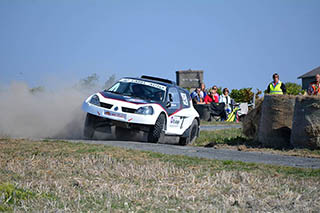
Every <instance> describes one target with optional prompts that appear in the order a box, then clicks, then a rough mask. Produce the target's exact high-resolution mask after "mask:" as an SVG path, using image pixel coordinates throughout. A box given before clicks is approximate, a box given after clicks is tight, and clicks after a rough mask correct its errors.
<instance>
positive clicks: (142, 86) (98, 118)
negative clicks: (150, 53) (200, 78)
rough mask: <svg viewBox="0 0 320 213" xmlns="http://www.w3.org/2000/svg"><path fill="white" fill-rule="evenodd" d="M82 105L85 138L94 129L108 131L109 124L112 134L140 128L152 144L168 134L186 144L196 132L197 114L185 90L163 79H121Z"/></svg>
mask: <svg viewBox="0 0 320 213" xmlns="http://www.w3.org/2000/svg"><path fill="white" fill-rule="evenodd" d="M82 108H83V110H84V111H85V112H87V117H86V121H85V125H84V136H85V137H87V138H92V137H93V135H94V132H95V131H104V132H107V133H111V126H115V127H116V128H115V134H116V137H121V136H123V135H128V134H130V131H144V132H146V133H147V134H148V141H150V142H154V143H156V142H160V141H162V140H163V138H164V135H168V136H169V135H170V136H178V137H180V140H179V142H180V144H182V145H186V144H189V143H192V142H193V141H194V140H195V139H196V137H197V136H198V134H199V125H200V119H199V114H198V112H197V111H196V110H195V109H194V108H193V105H192V101H191V98H190V95H189V92H188V91H187V90H185V89H182V88H181V87H178V86H177V85H176V84H175V83H174V82H172V81H169V80H166V79H161V78H156V77H150V76H142V77H141V78H122V79H120V80H119V81H118V82H117V83H115V84H114V85H113V86H112V87H110V88H109V89H108V90H104V91H102V92H98V93H95V94H93V95H91V96H90V97H88V98H87V99H86V100H85V101H84V103H83V106H82Z"/></svg>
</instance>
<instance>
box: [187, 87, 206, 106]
mask: <svg viewBox="0 0 320 213" xmlns="http://www.w3.org/2000/svg"><path fill="white" fill-rule="evenodd" d="M200 92H201V89H200V88H199V87H198V88H196V89H195V90H194V91H193V92H192V93H191V95H190V96H191V99H192V103H193V104H204V101H203V98H201V95H200Z"/></svg>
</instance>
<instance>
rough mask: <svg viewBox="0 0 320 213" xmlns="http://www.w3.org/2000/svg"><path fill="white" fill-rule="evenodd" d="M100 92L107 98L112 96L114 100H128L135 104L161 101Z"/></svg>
mask: <svg viewBox="0 0 320 213" xmlns="http://www.w3.org/2000/svg"><path fill="white" fill-rule="evenodd" d="M100 94H101V95H102V96H103V97H105V98H110V99H114V100H120V101H126V102H130V103H134V104H151V103H159V102H158V101H153V100H144V99H140V98H136V97H131V96H126V95H121V94H115V93H111V92H107V91H102V92H100Z"/></svg>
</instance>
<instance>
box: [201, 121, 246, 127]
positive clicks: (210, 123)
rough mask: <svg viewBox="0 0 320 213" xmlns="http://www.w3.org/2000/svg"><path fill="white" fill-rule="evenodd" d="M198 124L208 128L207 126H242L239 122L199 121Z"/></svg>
mask: <svg viewBox="0 0 320 213" xmlns="http://www.w3.org/2000/svg"><path fill="white" fill-rule="evenodd" d="M200 124H201V125H203V126H209V125H210V126H221V125H228V126H230V125H231V126H232V125H235V126H238V125H242V123H241V122H239V123H236V122H227V121H203V120H201V121H200Z"/></svg>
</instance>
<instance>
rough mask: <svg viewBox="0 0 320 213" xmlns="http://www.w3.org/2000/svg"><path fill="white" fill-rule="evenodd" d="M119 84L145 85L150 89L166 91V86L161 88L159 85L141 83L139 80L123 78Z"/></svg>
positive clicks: (146, 82)
mask: <svg viewBox="0 0 320 213" xmlns="http://www.w3.org/2000/svg"><path fill="white" fill-rule="evenodd" d="M120 82H126V83H136V84H142V85H146V86H150V87H154V88H157V89H161V90H164V91H166V86H163V85H161V84H156V83H153V82H148V81H141V80H137V79H129V78H123V79H120Z"/></svg>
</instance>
